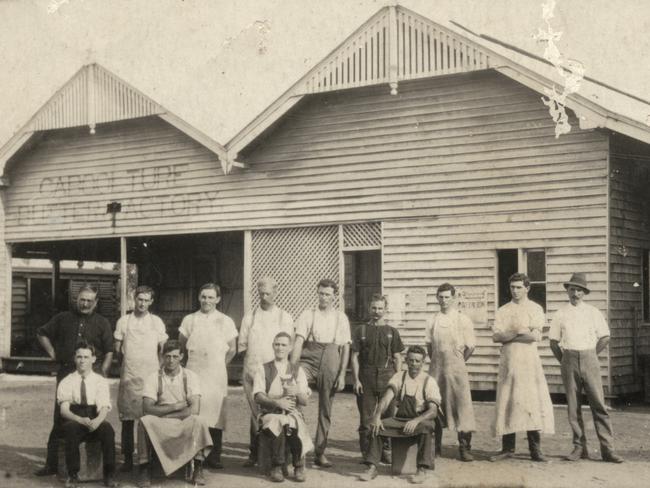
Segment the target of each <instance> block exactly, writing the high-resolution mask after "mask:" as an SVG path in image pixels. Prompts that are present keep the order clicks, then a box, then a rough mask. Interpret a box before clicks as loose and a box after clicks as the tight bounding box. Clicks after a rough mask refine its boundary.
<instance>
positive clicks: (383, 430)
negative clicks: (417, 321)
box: [360, 346, 440, 485]
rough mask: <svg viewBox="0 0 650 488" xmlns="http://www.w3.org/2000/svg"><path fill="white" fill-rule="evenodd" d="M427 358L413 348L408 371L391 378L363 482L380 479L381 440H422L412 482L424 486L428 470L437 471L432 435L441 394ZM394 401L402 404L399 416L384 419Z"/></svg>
mask: <svg viewBox="0 0 650 488" xmlns="http://www.w3.org/2000/svg"><path fill="white" fill-rule="evenodd" d="M426 357H427V353H426V351H425V350H424V348H423V347H421V346H411V347H409V348H408V351H407V353H406V366H407V370H406V371H400V372H398V373H395V374H394V375H393V377H392V378H391V379H390V381H389V383H388V389H387V390H386V392H385V393H384V395H383V396H382V398H381V401H380V402H379V406H378V407H377V409H376V410H375V412H374V415H373V419H372V422H371V433H372V435H371V437H370V447H369V450H368V456H367V459H366V464H367V465H368V470H367V471H366V472H365V473H363V474H362V475H361V477H360V480H361V481H371V480H372V479H374V478H376V477H377V463H378V462H379V456H380V453H381V444H382V441H381V437H414V436H417V438H418V454H417V459H416V462H417V473H416V474H415V475H414V476H413V477H412V478H411V480H410V481H411V483H415V484H422V483H424V482H425V481H426V480H427V470H429V469H431V468H433V445H432V443H431V434H432V433H433V429H434V427H433V423H434V420H435V418H436V416H437V415H438V409H439V407H440V391H439V390H438V385H437V384H436V380H435V379H433V378H432V377H431V376H429V375H428V374H427V373H426V372H424V360H425V359H426ZM393 399H396V401H397V404H398V406H397V412H396V413H395V416H394V417H391V418H387V419H384V420H382V419H381V416H382V414H383V413H384V412H385V411H386V410H387V409H388V407H389V405H390V404H391V402H392V401H393ZM432 484H434V485H435V483H432Z"/></svg>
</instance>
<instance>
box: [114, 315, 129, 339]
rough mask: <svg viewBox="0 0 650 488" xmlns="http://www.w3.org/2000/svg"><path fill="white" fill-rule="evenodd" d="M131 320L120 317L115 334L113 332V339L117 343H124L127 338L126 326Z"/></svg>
mask: <svg viewBox="0 0 650 488" xmlns="http://www.w3.org/2000/svg"><path fill="white" fill-rule="evenodd" d="M128 320H129V318H128V317H127V316H126V315H125V316H123V317H120V318H119V319H118V321H117V324H115V332H113V338H114V339H115V340H116V341H123V340H124V337H125V336H126V326H127V324H128Z"/></svg>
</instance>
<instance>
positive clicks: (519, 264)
mask: <svg viewBox="0 0 650 488" xmlns="http://www.w3.org/2000/svg"><path fill="white" fill-rule="evenodd" d="M518 272H519V273H526V274H527V275H528V278H530V292H529V293H528V298H530V299H531V300H533V301H534V302H537V303H539V304H540V305H541V306H542V308H543V309H544V311H546V251H545V250H544V249H498V250H497V286H498V306H499V307H501V306H502V305H505V304H506V303H508V301H510V287H509V284H508V280H509V279H510V276H512V275H513V274H514V273H518Z"/></svg>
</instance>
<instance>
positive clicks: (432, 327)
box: [424, 309, 476, 352]
mask: <svg viewBox="0 0 650 488" xmlns="http://www.w3.org/2000/svg"><path fill="white" fill-rule="evenodd" d="M424 342H425V344H430V343H434V345H435V346H436V349H437V350H440V351H447V350H458V351H461V352H463V351H464V350H465V348H466V347H467V348H470V349H472V348H474V347H475V346H476V337H475V336H474V324H473V323H472V319H470V318H469V317H468V316H467V315H465V314H464V313H462V312H460V311H459V310H457V309H452V310H450V311H449V313H442V312H440V313H437V314H435V315H434V316H433V317H432V318H431V320H429V321H428V322H427V326H426V329H425V332H424Z"/></svg>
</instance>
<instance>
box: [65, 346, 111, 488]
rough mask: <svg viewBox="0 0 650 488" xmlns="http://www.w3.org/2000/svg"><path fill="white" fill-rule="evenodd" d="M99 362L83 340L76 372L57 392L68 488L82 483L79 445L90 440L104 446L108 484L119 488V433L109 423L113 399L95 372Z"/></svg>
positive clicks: (75, 358)
mask: <svg viewBox="0 0 650 488" xmlns="http://www.w3.org/2000/svg"><path fill="white" fill-rule="evenodd" d="M95 359H96V357H95V349H94V347H93V346H91V345H90V344H88V343H87V342H86V341H83V340H82V341H79V342H78V343H77V345H76V347H75V353H74V363H75V368H76V371H74V372H73V373H70V374H69V375H68V376H66V377H65V378H64V379H63V380H62V381H61V383H59V387H58V388H57V391H56V399H57V402H58V403H59V406H60V408H61V417H62V421H63V422H62V430H63V435H64V438H65V465H66V467H67V470H68V478H67V480H66V482H65V486H66V488H74V487H76V486H77V483H78V482H79V478H78V474H79V469H80V462H79V445H80V444H81V443H82V442H84V441H89V440H98V441H99V442H100V443H101V445H102V454H103V456H104V485H105V486H113V487H114V486H117V483H116V482H115V481H114V478H113V476H114V472H115V432H114V431H113V427H111V424H109V423H108V422H107V421H106V420H105V419H106V414H107V413H108V411H109V410H110V409H111V399H110V396H109V392H108V383H107V382H106V379H104V377H103V376H100V375H98V374H97V373H95V372H93V364H94V363H95Z"/></svg>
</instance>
